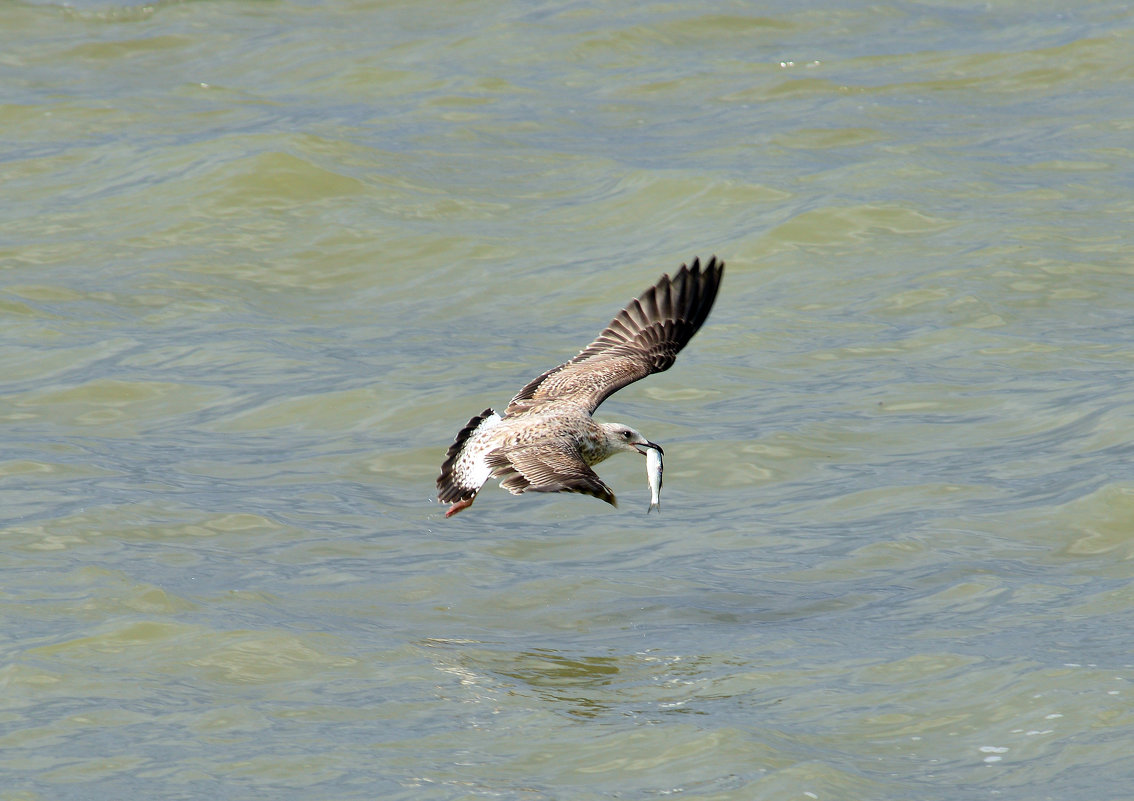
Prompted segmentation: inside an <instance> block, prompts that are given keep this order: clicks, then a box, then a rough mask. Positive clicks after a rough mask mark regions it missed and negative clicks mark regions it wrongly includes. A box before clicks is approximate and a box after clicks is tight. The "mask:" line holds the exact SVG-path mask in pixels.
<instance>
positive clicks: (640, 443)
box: [634, 440, 665, 456]
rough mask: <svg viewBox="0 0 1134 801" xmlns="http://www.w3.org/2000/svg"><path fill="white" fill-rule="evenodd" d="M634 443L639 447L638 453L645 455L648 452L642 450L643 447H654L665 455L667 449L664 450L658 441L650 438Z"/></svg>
mask: <svg viewBox="0 0 1134 801" xmlns="http://www.w3.org/2000/svg"><path fill="white" fill-rule="evenodd" d="M634 445H635V446H636V447H637V448H638V453H640V454H642V455H643V456H645V455H646V452H645V451H644V450H642V448H653V449H654V450H655V451H657V452H658V453H660V454H661V455H662V456H665V451H663V450H662V449H661V445H658V444H657V443H656V442H650V441H649V440H647V441H646V442H635V443H634Z"/></svg>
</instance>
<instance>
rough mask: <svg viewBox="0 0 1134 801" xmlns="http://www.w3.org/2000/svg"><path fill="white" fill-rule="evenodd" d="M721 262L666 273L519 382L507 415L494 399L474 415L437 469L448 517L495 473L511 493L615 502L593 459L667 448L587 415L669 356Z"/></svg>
mask: <svg viewBox="0 0 1134 801" xmlns="http://www.w3.org/2000/svg"><path fill="white" fill-rule="evenodd" d="M724 266H725V265H724V262H723V261H719V260H718V259H717V258H716V256H713V257H712V258H710V259H709V261H708V262H707V263H706V264H705V266H704V269H702V267H701V262H700V259H694V260H693V266H692V267H689V266H686V265H684V264H682V265H681V269H680V270H678V272H677V274H676V275H675V276H673V278H670V277H669V275H668V274H666V275H662V277H661V278H660V279H659V280H658V282H657V283H656V284H654V285H653V286H651V287H650V288H649V289H647V290H646V291H645V292H643V293H642V294H641V295H639V296H638V297H637V298H635V299H634V300H632V301H630V302H629V303H628V304H626V307H625V308H624V309H622V311H620V312H619V313H618V314H617V315H615V317H614V319H613V320H611V322H610V325H608V326H607V327H606V328H605V329H604V330H603V332H602V333H601V334H599V335H598V337H597V338H595V340H594V342H592V343H591V344H589V345H587V347H585V348H583V350H581V351H580V352H579V355H577V356H576V357H575V358H573V359H571V360H570V361H567V362H564V363H563V364H561V365H559V366H558V367H555V368H553V369H551V370H548V371H547V372H546V373H544V374H543V375H541V376H539V377H538V378H536V379H534V380H532V381H531V382H529V383H528V385H527V386H525V387H524V388H523V389H521V390H520V391H519V392H518V393H517V394H516V396H515V397H514V398H512V400H511V401H510V402H509V403H508V406H507V408H506V409H505V410H504V414H497V413H496V412H494V411H493V410H492V409H491V408H489V409H485V410H484V411H483V412H481V413H480V414H478V415H476V416H475V417H473V418H472V419H471V420H469V422H468V424H467V425H466V426H465V427H464V428H462V429H461V431H460V433H458V434H457V438H456V440H455V441H454V442H453V444H452V445H450V446H449V452H448V453H447V454H446V458H445V462H444V463H443V464H442V465H441V475H440V476H438V477H437V498H438V500H440V501H441V502H442V503H447V504H450V506H449V509H448V510H447V511H446V512H445V517H451V516H453V515H455V514H456V513H457V512H459V511H461V510H462V509H466V508H468V507H469V506H471V505H472V502H473V501H474V500H475V499H476V494H477V493H478V492H480V488H481V487H483V486H484V484H485V482H487V481H488V480H489V479H490V478H497V479H500V486H501V487H503V488H504V489H506V490H508V491H509V492H511V493H512V494H514V495H519V494H521V493H524V492H529V491H530V492H580V493H583V494H585V495H593V496H594V497H596V498H600V499H602V500H604V501H606V502H607V503H609V504H611V505H612V506H617V505H618V503H617V501H616V500H615V497H614V492H613V491H612V490H611V489H610V487H608V486H607V485H606V484H605V483H604V482H603V480H602V479H601V478H599V476H598V474H597V473H595V471H594V470H593V469H591V468H592V467H594V465H596V464H598V463H599V462H601V461H603V460H604V459H606V458H608V457H610V456H613V455H614V454H616V453H620V452H622V451H628V452H631V453H638V454H641V455H643V456H644V455H645V454H646V452H647V451H648V450H649V449H656V450H657V451H659V452H660V451H661V447H660V446H659V445H657V444H656V443H653V442H650V441H649V440H648V439H646V438H645V437H643V436H642V435H641V434H640V433H638V432H637V431H636V430H635V429H633V428H631V427H630V426H628V425H623V424H622V423H598V422H595V421H594V420H593V419H591V415H592V414H594V411H595V410H596V409H597V408H598V407H599V404H601V403H602V402H603V401H604V400H606V399H607V398H609V397H610V396H611V395H612V394H614V393H615V392H617V391H618V390H620V389H622V388H623V387H625V386H627V385H628V384H632V383H634V382H635V381H638V380H639V379H642V378H645V377H646V376H648V375H650V374H651V373H660V372H662V371H663V370H668V369H669V368H670V367H671V366H672V365H673V363H674V361H675V360H676V359H677V354H678V353H679V352H680V351H681V349H682V348H684V347H685V346H686V345H687V344H688V343H689V340H690V339H692V338H693V335H694V334H696V333H697V331H698V329H700V327H701V325H702V324H703V323H704V322H705V319H706V318H707V317H708V316H709V311H710V310H711V309H712V308H713V301H714V300H716V297H717V289H718V288H719V287H720V283H721V277H722V276H723V275H724Z"/></svg>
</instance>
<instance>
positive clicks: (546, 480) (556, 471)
mask: <svg viewBox="0 0 1134 801" xmlns="http://www.w3.org/2000/svg"><path fill="white" fill-rule="evenodd" d="M486 461H487V463H488V466H489V467H490V468H492V476H493V478H499V479H500V486H501V487H503V488H504V489H506V490H508V491H509V492H511V493H512V494H514V495H519V494H520V493H522V492H581V493H583V494H584V495H593V496H595V497H596V498H601V499H602V500H604V501H606V502H607V503H609V504H611V505H613V506H617V505H618V503H617V502H616V501H615V499H614V492H613V491H612V490H611V489H610V487H608V486H607V485H606V484H605V483H604V482H603V480H602V479H601V478H599V477H598V474H597V473H596V472H595V471H594V470H592V469H591V468H590V467H589V466H588V465H587V463H586V462H584V461H583V457H582V454H580V453H579V446H578V445H577V444H576V443H573V442H568V441H566V440H552V441H544V442H535V443H532V444H530V445H521V446H515V447H511V448H498V449H497V450H495V451H493V452H492V453H490V454H489V455H488V457H487V459H486Z"/></svg>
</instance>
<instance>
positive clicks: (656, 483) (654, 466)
mask: <svg viewBox="0 0 1134 801" xmlns="http://www.w3.org/2000/svg"><path fill="white" fill-rule="evenodd" d="M662 469H663V468H662V449H661V446H660V445H654V447H652V448H650V449H649V450H647V451H646V479H647V480H648V481H649V482H650V508H649V509H647V510H646V514H649V513H650V512H652V511H653V510H654V509H657V510H658V514H661V485H662Z"/></svg>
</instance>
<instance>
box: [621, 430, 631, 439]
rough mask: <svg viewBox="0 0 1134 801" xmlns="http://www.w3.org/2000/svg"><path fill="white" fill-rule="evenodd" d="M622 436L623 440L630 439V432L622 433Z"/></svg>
mask: <svg viewBox="0 0 1134 801" xmlns="http://www.w3.org/2000/svg"><path fill="white" fill-rule="evenodd" d="M622 436H623V438H624V439H630V432H629V431H623V432H622Z"/></svg>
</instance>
